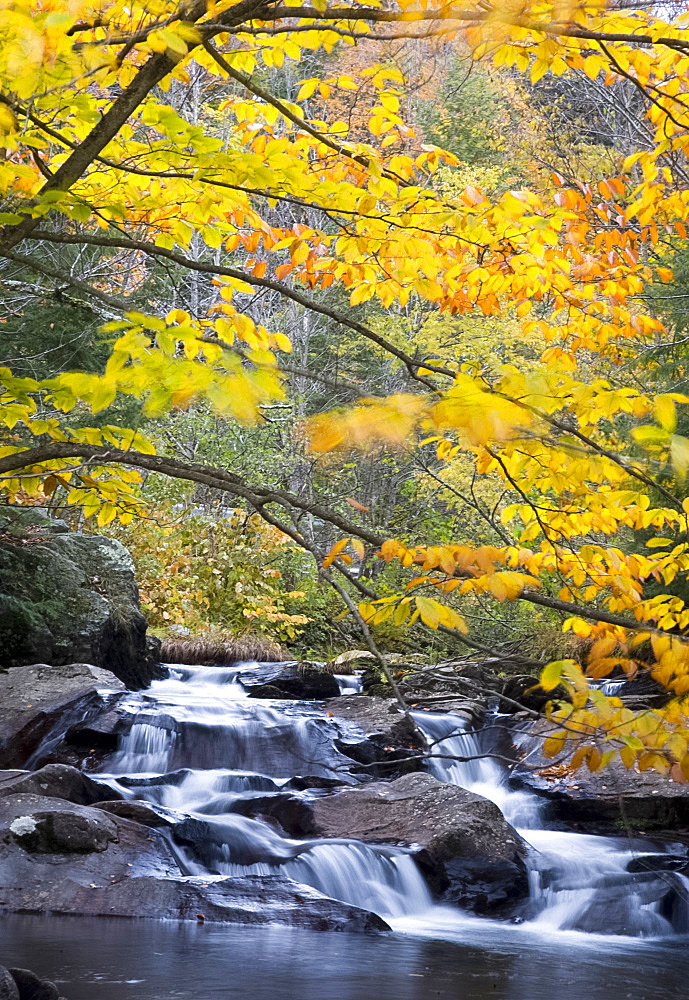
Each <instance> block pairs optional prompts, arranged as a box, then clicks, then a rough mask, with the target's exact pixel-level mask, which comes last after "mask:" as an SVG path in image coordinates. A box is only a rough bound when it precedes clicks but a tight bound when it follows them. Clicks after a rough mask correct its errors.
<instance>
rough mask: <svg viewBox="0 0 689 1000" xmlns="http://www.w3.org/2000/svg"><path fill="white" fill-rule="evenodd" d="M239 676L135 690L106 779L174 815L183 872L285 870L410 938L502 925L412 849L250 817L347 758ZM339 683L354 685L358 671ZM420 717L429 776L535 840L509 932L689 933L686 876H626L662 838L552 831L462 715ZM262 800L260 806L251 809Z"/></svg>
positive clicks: (334, 770)
mask: <svg viewBox="0 0 689 1000" xmlns="http://www.w3.org/2000/svg"><path fill="white" fill-rule="evenodd" d="M241 669H242V670H246V665H243V666H242V667H241ZM239 673H240V668H239V667H234V668H231V667H222V668H211V667H193V666H172V667H170V671H169V676H168V677H167V678H166V679H165V680H161V681H156V682H155V683H154V684H153V685H152V686H151V688H149V689H148V690H147V691H144V692H139V693H136V694H132V695H131V696H130V697H129V698H128V701H127V702H126V703H125V706H124V707H125V709H126V710H127V711H129V712H130V713H131V714H132V715H133V716H135V721H134V722H133V724H132V726H131V729H130V731H129V734H128V735H127V736H126V737H124V739H123V741H122V745H121V747H120V749H119V751H118V752H117V754H116V755H115V756H114V757H113V759H112V761H111V767H110V773H109V774H108V775H107V776H105V775H104V776H103V777H104V779H105V780H108V781H109V782H110V783H112V784H113V785H114V786H115V787H117V788H118V790H119V791H121V792H122V793H123V794H125V796H127V797H130V798H140V799H144V800H146V801H148V802H149V803H150V804H151V805H152V807H153V808H155V809H158V810H161V811H162V812H164V813H168V814H172V815H173V816H174V819H175V821H176V826H175V831H176V848H175V849H176V851H177V852H178V857H179V860H180V863H181V864H182V866H183V867H184V868H185V869H186V871H187V872H188V873H189V874H190V875H216V876H224V875H236V874H243V875H245V874H272V873H275V872H282V873H283V874H284V875H286V876H288V877H290V878H292V879H294V880H295V881H297V882H301V883H304V884H307V885H310V886H312V887H313V888H315V889H317V890H319V891H321V892H323V893H324V894H326V895H328V896H331V897H334V898H336V899H340V900H342V901H344V902H348V903H352V904H354V905H357V906H360V907H363V908H365V909H369V910H373V911H375V912H376V913H378V914H379V915H381V916H382V917H384V918H385V919H386V920H387V921H388V922H389V923H390V924H391V925H392V926H393V928H398V929H402V930H412V931H413V932H414V933H426V934H437V935H438V936H449V937H455V938H460V939H462V938H464V937H465V935H466V933H467V927H468V926H472V927H477V926H478V925H481V926H483V927H484V928H485V927H486V926H487V925H488V924H491V923H492V924H493V926H496V924H495V922H491V921H487V920H486V919H485V918H478V917H474V916H471V915H469V914H462V912H461V911H459V910H458V909H457V908H454V907H447V906H438V905H434V903H433V901H432V898H431V895H430V892H429V890H428V887H427V886H426V883H425V881H424V879H423V878H422V876H421V874H420V872H419V870H418V868H417V866H416V863H415V861H414V859H413V855H412V852H411V851H410V850H405V849H404V848H400V847H393V846H383V845H371V844H364V843H361V842H359V841H355V840H332V839H328V840H314V839H294V838H290V837H286V836H284V835H283V834H282V833H281V832H280V831H279V830H278V829H276V828H275V827H274V826H272V825H270V822H269V821H267V820H264V819H256V818H253V817H252V816H251V815H250V814H251V813H252V812H258V813H260V814H261V815H262V816H265V815H271V813H270V803H271V801H273V802H274V801H275V799H276V797H279V796H283V797H288V796H289V797H290V798H289V803H290V805H293V806H294V807H295V808H298V806H299V803H300V802H303V801H304V800H306V799H308V797H309V796H313V795H318V794H322V791H319V790H318V785H319V784H320V785H321V786H322V787H323V788H327V785H328V779H329V778H330V779H332V778H336V779H337V782H338V783H342V782H343V781H344V782H353V781H355V780H356V779H355V778H353V777H352V776H351V773H350V768H351V764H352V762H351V760H349V759H348V758H346V757H344V756H343V755H342V754H341V753H340V752H339V751H338V750H337V747H336V741H337V738H338V736H340V735H341V727H342V725H344V724H343V723H341V722H335V721H334V720H333V719H331V718H328V717H327V716H324V713H323V710H322V707H319V706H318V705H317V704H314V703H307V702H296V701H264V700H260V701H257V700H253V699H249V698H248V697H247V695H246V693H245V691H244V689H243V688H242V686H241V684H240V683H239V681H238V675H239ZM338 681H339V682H340V685H341V689H344V690H346V691H347V692H349V691H350V690H351V689H352V688H354V689H356V688H355V686H356V684H357V683H358V681H359V678H358V677H356V676H355V675H354V676H350V677H338ZM414 716H415V719H416V722H417V724H418V725H419V727H420V728H421V729H422V730H423V732H424V733H425V734H426V737H427V739H428V741H429V744H430V746H431V759H430V761H429V768H430V770H431V771H432V773H433V774H434V775H435V776H436V777H437V778H438V779H439V780H441V781H445V782H450V783H453V784H457V785H460V786H462V787H464V788H467V789H469V790H470V791H472V792H476V793H478V794H480V795H483V796H485V797H487V798H489V799H492V800H493V801H494V802H495V803H496V804H497V805H498V806H499V807H500V809H501V810H502V812H503V813H504V815H505V817H506V818H507V819H508V821H509V822H511V823H512V824H513V825H514V826H515V827H516V828H517V829H518V831H519V832H520V834H521V835H522V836H523V837H524V839H525V840H526V841H527V843H528V844H529V845H530V846H531V849H532V860H531V863H532V876H531V888H532V892H531V899H530V901H529V903H528V905H527V906H526V908H525V910H524V914H523V918H522V919H523V922H522V923H521V925H520V926H519V927H515V928H514V931H515V933H519V932H521V931H522V930H524V929H533V930H536V931H538V930H539V929H540V932H541V933H542V932H543V928H544V927H547V928H548V929H549V930H561V931H568V932H571V931H582V930H586V931H592V932H597V933H606V934H618V935H622V934H624V935H632V936H666V935H670V934H673V933H676V932H677V931H678V930H680V931H686V930H687V919H686V912H685V910H686V907H682V906H680V904H679V903H676V904H673V905H674V910H673V911H672V912H670V911H669V910H668V906H667V899H668V898H669V894H670V895H672V892H671V890H673V889H674V890H676V891H675V896H674V897H673V898H675V897H676V899H677V900H679V898H680V896H681V895H682V893H684V895H686V891H685V890H686V885H687V883H686V880H684V879H683V877H682V876H680V875H677V874H676V873H667V880H666V881H665V882H663V881H662V880H661V879H659V877H658V873H652V877H645V876H642V875H636V876H635V875H633V874H630V873H629V872H628V871H627V865H628V862H629V861H630V859H631V858H632V857H633V855H634V851H637V850H638V851H642V852H648V851H649V849H650V850H653V851H656V852H657V850H658V847H657V845H650V846H649V845H648V844H645V843H643V842H639V843H635V844H632V843H627V842H624V841H622V840H621V839H619V838H604V837H591V836H583V835H579V834H574V833H568V832H564V831H554V830H546V829H545V828H544V827H545V824H544V822H543V819H542V812H541V807H540V801H539V799H538V798H537V796H535V795H533V794H531V793H528V792H524V791H515V790H512V789H510V788H509V786H508V784H507V781H506V779H505V774H504V771H503V769H502V768H501V767H500V765H499V764H497V763H496V762H495V760H493V759H492V758H491V757H490V756H486V755H484V751H483V749H482V743H481V738H480V735H478V736H477V735H476V734H474V733H471V732H469V731H462V729H461V728H460V727H461V724H460V723H459V722H458V717H457V716H456V715H440V714H434V713H427V712H417V713H414ZM457 758H460V759H457ZM461 758H472V759H471V760H462V759H461ZM295 775H302V776H304V775H308V776H310V778H311V779H316V780H311V781H309V782H306V783H305V784H306V785H308V787H307V788H306V790H305V791H304V790H303V789H304V783H302V784H299V783H296V784H293V783H292V782H291V779H293V778H294V776H295ZM314 786H315V790H314ZM257 800H260V808H253V807H254V806H256V803H257ZM283 804H284V800H283ZM680 890H681V892H680ZM680 911H681V912H680ZM501 926H504V924H503V925H501Z"/></svg>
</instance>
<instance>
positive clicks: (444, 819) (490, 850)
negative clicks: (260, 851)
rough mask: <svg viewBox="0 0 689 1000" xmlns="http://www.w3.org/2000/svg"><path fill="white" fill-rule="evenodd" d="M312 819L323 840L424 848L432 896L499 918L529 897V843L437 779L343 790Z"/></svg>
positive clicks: (484, 806) (319, 805)
mask: <svg viewBox="0 0 689 1000" xmlns="http://www.w3.org/2000/svg"><path fill="white" fill-rule="evenodd" d="M312 811H313V832H314V833H315V834H316V835H319V836H324V837H354V838H356V839H358V840H366V841H373V842H378V843H394V844H402V845H406V846H410V847H411V846H414V847H416V848H417V855H416V859H417V863H418V864H419V867H420V868H421V870H422V871H423V873H424V875H426V877H427V879H428V881H429V884H430V885H431V888H432V889H434V890H435V892H436V893H437V894H438V895H442V896H443V898H446V899H448V900H450V901H452V902H455V903H458V904H460V905H462V906H464V907H468V908H471V909H475V910H477V911H479V912H486V913H487V912H494V911H495V910H496V909H498V908H501V907H503V906H505V905H508V904H512V903H513V902H517V901H518V900H520V899H522V898H524V897H525V896H527V895H528V880H527V875H526V866H525V863H524V857H525V848H524V843H523V841H522V840H521V838H520V837H519V835H518V834H517V832H516V831H515V830H514V829H513V828H512V827H511V826H510V825H509V824H508V823H507V822H506V821H505V819H504V817H503V816H502V813H501V812H500V810H499V809H498V807H497V806H496V805H494V803H492V802H490V801H489V800H488V799H484V798H482V797H481V796H479V795H474V794H473V793H472V792H469V791H466V790H465V789H463V788H459V787H458V786H456V785H449V784H445V783H443V782H440V781H437V780H436V779H435V778H434V777H432V776H431V775H430V774H426V773H418V774H407V775H404V776H403V777H401V778H398V779H397V780H396V781H391V782H384V783H383V782H376V783H374V784H367V785H361V786H357V787H355V788H347V789H343V790H342V791H339V792H334V793H333V794H331V795H326V796H323V797H321V798H318V799H316V800H315V801H314V802H313V803H312Z"/></svg>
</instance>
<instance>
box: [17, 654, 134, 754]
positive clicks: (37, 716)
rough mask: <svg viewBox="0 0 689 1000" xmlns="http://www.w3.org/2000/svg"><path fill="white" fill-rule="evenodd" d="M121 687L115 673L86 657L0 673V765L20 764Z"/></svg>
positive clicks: (101, 705)
mask: <svg viewBox="0 0 689 1000" xmlns="http://www.w3.org/2000/svg"><path fill="white" fill-rule="evenodd" d="M104 691H105V692H106V693H104ZM123 691H124V684H123V683H122V681H120V680H119V679H118V678H117V677H115V676H114V674H111V673H110V672H109V671H107V670H102V669H101V668H100V667H94V666H92V665H91V664H88V663H69V664H65V665H63V666H59V667H58V666H50V665H48V664H46V663H34V664H32V665H26V666H22V667H13V668H12V669H10V670H8V671H6V672H5V673H0V766H1V767H5V768H11V767H23V766H24V765H25V764H26V763H27V761H28V760H29V759H30V757H31V755H32V754H33V752H34V751H35V750H36V748H37V747H38V745H39V744H41V743H45V742H46V741H48V740H51V741H55V742H57V740H58V738H59V736H60V735H61V734H62V733H64V732H65V731H66V730H67V729H69V727H70V726H72V725H74V724H75V723H76V722H77V720H79V722H82V723H83V722H84V720H85V719H88V718H90V717H93V716H95V715H97V714H98V713H99V712H102V711H103V709H104V708H106V707H107V706H109V705H110V704H112V703H113V701H115V700H116V699H117V697H118V694H119V692H123ZM108 692H109V693H108Z"/></svg>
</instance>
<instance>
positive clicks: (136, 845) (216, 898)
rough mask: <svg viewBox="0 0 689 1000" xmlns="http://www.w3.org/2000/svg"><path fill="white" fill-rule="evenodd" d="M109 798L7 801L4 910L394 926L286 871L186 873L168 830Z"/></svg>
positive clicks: (1, 808) (2, 816) (1, 830)
mask: <svg viewBox="0 0 689 1000" xmlns="http://www.w3.org/2000/svg"><path fill="white" fill-rule="evenodd" d="M106 805H108V803H99V804H98V806H78V805H75V804H74V803H70V802H65V801H64V800H61V799H54V798H49V797H45V796H38V795H31V794H26V795H6V796H4V797H3V798H0V870H1V871H2V879H0V911H1V910H6V911H13V912H21V913H63V914H73V915H85V916H120V917H151V918H154V919H157V920H160V919H162V920H165V919H170V920H197V919H204V920H209V921H220V922H226V923H249V924H257V923H261V924H264V923H283V924H289V925H292V926H295V927H306V928H310V929H312V930H347V931H377V930H385V929H386V926H387V925H386V924H385V923H384V922H383V921H382V920H381V919H380V918H379V917H377V916H376V915H375V914H373V913H369V912H368V911H366V910H362V909H359V908H357V907H355V906H350V905H349V904H346V903H341V902H338V901H337V900H333V899H330V898H329V897H327V896H324V895H323V894H322V893H319V892H317V891H316V890H315V889H311V888H310V887H308V886H304V885H301V884H299V883H297V882H294V881H292V880H290V879H288V878H286V877H283V876H281V875H269V876H241V877H237V878H226V879H221V880H218V879H217V878H216V877H214V876H212V875H209V876H207V877H206V878H192V877H188V876H184V875H183V874H182V871H181V869H180V867H179V864H178V863H177V860H176V858H175V856H174V855H173V853H172V850H171V848H170V846H169V843H168V840H167V838H166V837H165V836H163V834H162V833H160V832H159V831H158V830H156V829H154V828H152V826H149V825H144V824H142V823H139V822H134V821H132V820H131V819H128V818H125V817H124V816H120V815H117V813H116V812H111V811H109V810H105V809H104V808H103V807H104V806H106ZM116 805H117V806H119V805H120V803H117V804H116ZM121 805H123V806H125V805H129V806H136V805H142V804H139V803H121ZM142 808H145V806H143V805H142ZM185 822H186V823H187V824H192V823H193V822H195V821H193V820H191V819H187V820H186V821H185ZM196 822H198V821H196ZM187 832H188V833H189V834H190V835H195V833H196V832H197V831H195V830H188V831H187ZM48 852H50V853H48ZM199 914H200V915H201V917H199ZM0 998H2V994H0ZM12 1000H14V998H12Z"/></svg>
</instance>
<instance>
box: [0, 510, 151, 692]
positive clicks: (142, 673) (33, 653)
mask: <svg viewBox="0 0 689 1000" xmlns="http://www.w3.org/2000/svg"><path fill="white" fill-rule="evenodd" d="M56 527H57V530H55V528H56ZM0 529H1V533H0V581H1V582H0V669H2V668H7V667H13V666H21V665H23V664H27V663H36V662H39V661H40V662H43V663H52V664H56V665H60V664H66V663H74V662H82V663H92V664H94V665H95V666H98V667H103V668H104V669H106V670H110V671H112V673H114V674H115V675H116V676H118V677H119V678H120V679H121V680H123V681H124V682H125V684H127V685H128V686H129V687H143V686H145V685H146V684H148V683H149V682H150V681H151V679H152V677H153V676H156V674H157V672H158V667H157V662H155V658H151V657H150V656H149V653H148V649H147V642H146V619H145V618H144V617H143V615H142V614H141V611H140V609H139V596H138V590H137V587H136V582H135V579H134V563H133V561H132V558H131V556H130V554H129V552H128V551H127V549H126V548H125V547H124V546H123V545H122V544H121V543H120V542H117V541H115V540H114V539H110V538H101V537H100V536H98V535H77V534H71V533H69V532H65V531H63V527H62V523H61V522H57V525H56V524H55V522H50V521H49V520H48V519H47V518H45V517H44V516H42V515H40V514H37V513H35V512H33V511H30V512H27V511H26V510H22V511H19V512H16V513H15V511H12V510H10V511H9V512H8V509H6V510H5V511H3V514H2V523H1V524H0Z"/></svg>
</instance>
